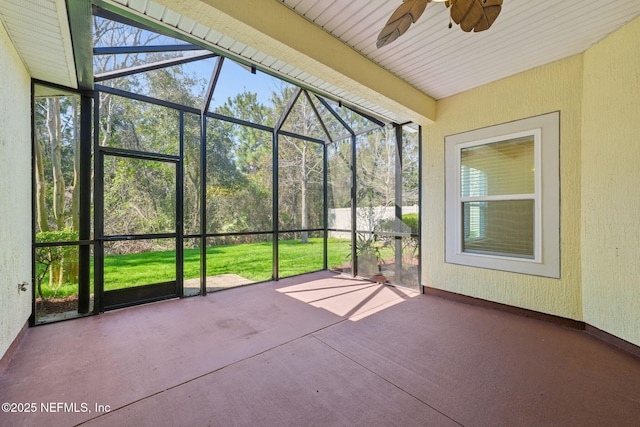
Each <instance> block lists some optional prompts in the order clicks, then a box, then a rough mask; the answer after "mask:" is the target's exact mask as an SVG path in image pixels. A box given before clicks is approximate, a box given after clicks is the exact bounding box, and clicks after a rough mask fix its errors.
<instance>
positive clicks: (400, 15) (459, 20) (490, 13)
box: [376, 0, 502, 48]
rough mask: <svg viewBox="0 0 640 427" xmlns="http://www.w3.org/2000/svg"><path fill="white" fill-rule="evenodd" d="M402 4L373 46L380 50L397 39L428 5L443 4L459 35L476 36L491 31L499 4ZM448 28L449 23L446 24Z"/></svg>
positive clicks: (422, 0) (421, 0)
mask: <svg viewBox="0 0 640 427" xmlns="http://www.w3.org/2000/svg"><path fill="white" fill-rule="evenodd" d="M402 1H403V3H402V4H401V5H400V7H398V8H397V9H396V10H395V12H393V14H392V15H391V17H390V18H389V20H388V21H387V24H386V25H385V26H384V28H383V29H382V31H381V32H380V34H378V41H377V43H376V46H377V47H378V48H381V47H382V46H384V45H387V44H389V43H391V42H392V41H394V40H395V39H397V38H398V37H400V36H401V35H402V34H404V33H405V31H407V30H408V29H409V27H410V26H411V24H415V22H416V21H417V20H418V18H420V15H422V12H424V10H425V8H426V7H427V3H431V2H432V1H436V2H444V4H445V6H446V7H447V8H449V11H450V16H451V19H452V20H453V21H454V22H455V23H456V24H458V25H460V28H462V31H466V32H469V31H471V30H473V31H475V32H478V31H484V30H486V29H488V28H489V27H491V25H492V24H493V22H494V21H495V20H496V18H497V17H498V15H499V14H500V10H501V9H502V0H402ZM449 28H451V21H449Z"/></svg>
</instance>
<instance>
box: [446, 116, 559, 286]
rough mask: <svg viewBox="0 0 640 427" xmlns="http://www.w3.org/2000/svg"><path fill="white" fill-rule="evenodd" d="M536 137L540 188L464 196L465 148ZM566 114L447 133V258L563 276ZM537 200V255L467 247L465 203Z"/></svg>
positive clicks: (469, 263)
mask: <svg viewBox="0 0 640 427" xmlns="http://www.w3.org/2000/svg"><path fill="white" fill-rule="evenodd" d="M526 136H533V138H534V168H535V173H534V180H535V191H534V193H531V194H508V195H499V196H477V197H462V194H461V173H460V172H461V167H462V165H461V151H462V149H464V148H468V147H473V146H479V145H485V144H491V143H495V142H500V141H507V140H512V139H516V138H521V137H526ZM559 149H560V113H559V112H554V113H549V114H544V115H541V116H535V117H530V118H527V119H522V120H517V121H514V122H509V123H504V124H500V125H495V126H491V127H487V128H482V129H476V130H472V131H469V132H464V133H460V134H456V135H450V136H447V137H445V166H446V170H445V173H446V184H445V187H446V188H445V190H446V203H445V204H446V225H445V229H446V238H445V240H446V242H445V243H446V249H445V261H446V262H447V263H453V264H461V265H467V266H472V267H480V268H489V269H493V270H503V271H510V272H516V273H523V274H530V275H536V276H545V277H553V278H560V150H559ZM497 200H533V201H534V254H533V258H524V257H520V256H508V255H503V254H500V255H493V254H487V253H477V252H470V251H469V252H465V251H463V239H464V229H463V228H464V226H463V207H462V206H463V205H462V204H463V203H464V202H474V201H478V202H484V201H497Z"/></svg>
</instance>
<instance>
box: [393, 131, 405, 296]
mask: <svg viewBox="0 0 640 427" xmlns="http://www.w3.org/2000/svg"><path fill="white" fill-rule="evenodd" d="M393 126H394V130H395V140H396V149H395V155H396V159H395V163H396V167H395V181H396V182H395V205H396V212H395V221H394V231H395V232H396V233H401V232H402V224H403V223H402V150H403V144H402V126H401V125H398V124H394V125H393ZM394 240H395V242H394V243H395V259H394V263H395V270H396V271H395V277H396V280H397V282H398V284H402V281H403V279H402V236H400V235H398V234H396V235H395V237H394Z"/></svg>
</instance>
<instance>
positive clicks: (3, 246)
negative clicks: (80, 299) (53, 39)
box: [0, 24, 31, 357]
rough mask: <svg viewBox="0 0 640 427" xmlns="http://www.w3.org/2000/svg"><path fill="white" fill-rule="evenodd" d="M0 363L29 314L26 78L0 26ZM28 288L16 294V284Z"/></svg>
mask: <svg viewBox="0 0 640 427" xmlns="http://www.w3.org/2000/svg"><path fill="white" fill-rule="evenodd" d="M0 70H2V72H1V74H2V79H0V92H1V93H2V96H1V97H0V183H1V185H0V357H2V356H3V355H4V354H5V352H6V350H7V348H8V347H9V346H10V345H11V343H12V342H13V340H14V339H15V338H16V336H17V335H18V333H19V332H20V330H21V329H22V327H23V326H24V325H25V323H26V322H27V320H28V319H29V316H30V314H31V123H30V116H31V107H30V95H29V94H30V93H31V87H30V77H29V74H28V73H27V71H26V70H25V68H24V65H23V64H22V61H21V60H20V58H19V56H18V54H17V52H16V50H15V48H14V47H13V44H12V43H11V41H10V40H9V36H8V35H7V33H6V31H5V29H4V27H3V26H2V24H0ZM22 281H25V282H27V283H29V286H28V288H27V292H18V283H20V282H22Z"/></svg>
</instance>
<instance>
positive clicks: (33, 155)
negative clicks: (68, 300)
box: [29, 80, 36, 326]
mask: <svg viewBox="0 0 640 427" xmlns="http://www.w3.org/2000/svg"><path fill="white" fill-rule="evenodd" d="M35 107H36V91H35V85H34V83H33V80H31V316H29V326H34V325H35V323H36V166H35V164H36V153H35V148H36V130H35V129H36V113H35V111H36V108H35Z"/></svg>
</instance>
